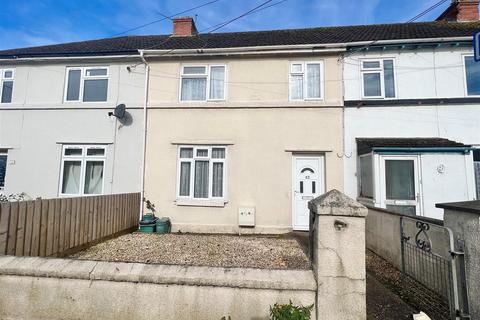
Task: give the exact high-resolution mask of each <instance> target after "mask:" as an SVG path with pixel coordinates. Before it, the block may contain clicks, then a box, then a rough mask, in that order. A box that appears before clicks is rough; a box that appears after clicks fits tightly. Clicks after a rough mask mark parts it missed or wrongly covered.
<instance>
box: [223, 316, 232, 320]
mask: <svg viewBox="0 0 480 320" xmlns="http://www.w3.org/2000/svg"><path fill="white" fill-rule="evenodd" d="M220 320H232V318H231V317H230V316H228V318H227V317H222V319H220Z"/></svg>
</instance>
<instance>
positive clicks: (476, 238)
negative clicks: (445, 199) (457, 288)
mask: <svg viewBox="0 0 480 320" xmlns="http://www.w3.org/2000/svg"><path fill="white" fill-rule="evenodd" d="M436 206H437V207H438V208H443V209H444V225H445V227H448V228H450V230H452V232H453V237H454V241H455V249H456V250H461V251H464V253H465V257H464V259H465V261H464V263H465V269H466V277H465V278H466V279H459V283H460V285H461V284H462V280H466V291H467V292H468V294H467V295H468V297H467V301H468V309H469V310H468V311H469V313H470V317H471V319H480V285H479V283H480V263H479V261H480V201H467V202H458V203H443V204H437V205H436ZM461 259H462V257H459V259H458V260H459V261H460V266H459V267H460V269H461V268H462V263H461V262H462V260H461ZM460 271H463V270H460Z"/></svg>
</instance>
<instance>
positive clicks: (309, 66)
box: [290, 62, 323, 101]
mask: <svg viewBox="0 0 480 320" xmlns="http://www.w3.org/2000/svg"><path fill="white" fill-rule="evenodd" d="M322 83H323V63H322V62H292V63H291V64H290V100H294V101H295V100H300V101H302V100H318V99H322V98H323V92H322V91H323V90H322Z"/></svg>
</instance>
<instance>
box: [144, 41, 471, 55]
mask: <svg viewBox="0 0 480 320" xmlns="http://www.w3.org/2000/svg"><path fill="white" fill-rule="evenodd" d="M472 39H473V36H468V37H452V38H424V39H398V40H379V41H359V42H346V43H326V44H301V45H286V46H281V45H279V46H256V47H235V48H210V49H176V50H175V51H174V53H172V54H168V52H171V51H172V50H171V49H155V50H140V51H143V52H144V54H145V55H148V56H151V57H154V56H159V55H161V56H193V55H194V56H198V55H200V54H201V55H203V56H214V55H220V54H227V55H245V54H249V55H252V54H255V55H261V54H279V53H283V54H288V53H328V52H345V51H347V47H355V46H365V45H371V44H372V43H374V44H375V45H382V44H383V45H387V44H403V43H431V42H455V41H472Z"/></svg>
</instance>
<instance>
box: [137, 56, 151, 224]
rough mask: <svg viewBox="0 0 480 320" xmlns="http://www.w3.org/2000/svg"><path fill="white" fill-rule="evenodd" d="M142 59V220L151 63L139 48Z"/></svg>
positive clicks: (140, 213)
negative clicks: (143, 83)
mask: <svg viewBox="0 0 480 320" xmlns="http://www.w3.org/2000/svg"><path fill="white" fill-rule="evenodd" d="M138 52H139V53H140V59H142V62H143V63H144V64H145V97H144V101H143V141H142V175H141V191H140V208H139V209H140V210H139V216H140V220H141V219H142V217H143V202H144V197H145V159H146V153H147V106H148V83H149V75H150V65H149V64H148V62H147V60H145V57H144V54H143V50H138Z"/></svg>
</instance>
